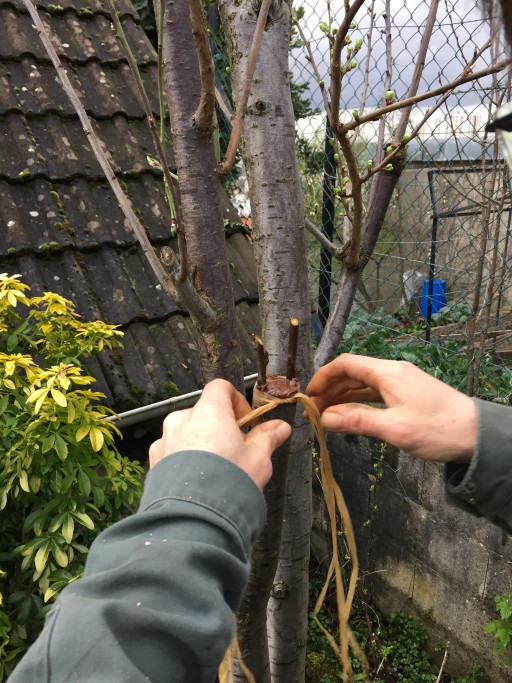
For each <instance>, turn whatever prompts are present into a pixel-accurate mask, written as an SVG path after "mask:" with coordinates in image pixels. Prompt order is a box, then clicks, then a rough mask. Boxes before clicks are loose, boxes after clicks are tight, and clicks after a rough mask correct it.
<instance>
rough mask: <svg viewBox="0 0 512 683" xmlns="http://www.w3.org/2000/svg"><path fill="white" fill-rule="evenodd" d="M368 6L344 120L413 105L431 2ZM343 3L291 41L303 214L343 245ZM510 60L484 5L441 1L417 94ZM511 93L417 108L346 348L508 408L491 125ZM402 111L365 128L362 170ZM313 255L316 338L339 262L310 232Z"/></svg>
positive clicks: (502, 203) (308, 16) (308, 7)
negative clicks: (334, 82)
mask: <svg viewBox="0 0 512 683" xmlns="http://www.w3.org/2000/svg"><path fill="white" fill-rule="evenodd" d="M365 4H366V8H365V11H364V12H363V14H362V15H361V16H358V17H357V25H353V26H352V32H351V34H350V36H351V43H350V44H351V45H353V46H354V47H355V46H356V45H359V49H358V50H357V60H355V59H353V60H351V61H352V64H351V65H350V66H351V68H349V69H348V71H347V72H346V74H345V76H344V80H343V89H342V95H341V101H342V118H343V120H350V119H351V118H353V117H354V118H355V117H357V116H358V115H359V116H361V115H362V113H367V112H368V111H372V109H375V108H376V107H378V106H382V104H383V103H386V102H390V101H391V102H392V101H396V100H399V99H403V98H405V97H406V96H407V92H408V88H409V84H410V82H411V78H412V74H413V69H414V66H415V61H416V56H417V53H418V49H419V42H420V38H421V35H422V32H423V27H424V24H425V19H426V16H427V14H428V11H429V6H430V3H428V2H427V1H426V0H422V1H421V2H414V3H411V2H407V3H406V2H405V0H393V2H384V1H382V2H380V1H379V2H378V1H377V0H375V1H374V2H368V3H365ZM338 7H339V3H338V4H337V5H336V8H335V7H334V6H330V4H329V3H327V4H317V3H305V4H304V5H303V7H302V9H300V10H297V17H298V24H299V26H300V39H299V40H296V41H295V42H292V45H293V47H292V50H291V72H292V80H293V81H294V82H296V83H298V84H301V83H307V84H308V86H309V90H306V91H305V92H303V93H302V96H304V95H305V94H307V95H308V97H309V98H310V103H311V109H312V110H313V111H312V113H310V114H309V115H308V116H305V117H302V118H299V119H298V121H297V150H298V157H299V164H300V170H301V176H302V182H303V192H304V198H305V210H306V218H307V219H308V220H310V221H311V222H312V223H313V224H314V225H316V226H317V227H318V228H319V229H321V230H322V232H323V233H324V235H326V236H327V237H328V239H329V240H331V241H332V242H333V243H334V245H335V246H337V247H340V248H341V247H343V245H344V244H346V243H347V240H348V237H349V225H348V224H347V219H346V216H345V209H344V204H343V202H342V201H339V192H340V190H339V189H337V188H340V187H342V186H343V179H341V178H340V177H339V165H338V170H337V165H336V163H335V161H336V160H335V158H334V154H335V152H334V146H333V144H332V143H333V139H332V136H331V133H330V130H329V126H328V121H327V117H326V115H325V108H324V102H325V97H327V99H328V97H329V50H330V49H332V41H331V42H330V41H329V34H331V35H332V34H333V30H332V27H333V26H336V25H338V26H339V24H340V23H341V21H342V18H343V15H344V9H343V6H342V7H341V8H338ZM502 50H503V47H502V44H501V43H500V38H499V32H497V31H496V30H493V29H492V28H490V26H489V23H488V21H487V20H485V19H484V18H483V17H482V16H481V13H480V12H479V10H478V8H477V7H476V6H475V3H472V2H468V1H467V0H444V2H442V3H441V5H440V8H439V11H438V15H437V19H436V23H435V25H434V29H433V33H432V39H431V42H430V46H429V49H428V52H427V57H426V60H425V69H424V71H423V75H422V82H421V85H420V89H419V92H428V91H433V90H436V89H438V88H439V87H440V85H441V84H442V83H446V82H450V81H454V80H455V79H457V78H458V77H459V75H460V74H463V73H464V72H465V69H466V67H467V64H468V61H469V60H470V59H471V58H472V57H474V55H475V54H477V55H478V59H477V61H476V63H475V67H474V69H475V70H479V69H484V68H485V67H486V66H489V65H490V64H492V63H493V62H495V61H496V60H497V59H498V58H500V56H501V57H503V54H502ZM347 55H348V57H350V56H351V53H350V50H348V52H347ZM342 68H343V67H342ZM509 85H510V83H509V76H508V75H507V74H506V73H505V72H501V73H498V74H494V75H489V76H486V77H485V78H482V79H478V80H473V81H471V82H467V83H465V84H463V85H459V86H457V87H454V88H453V89H452V94H451V95H450V97H449V98H448V99H446V101H445V102H444V104H443V105H442V106H440V107H439V108H437V109H436V106H437V103H438V102H439V96H437V97H431V98H428V99H426V100H424V101H421V102H419V103H417V104H415V105H414V106H413V108H412V111H411V114H410V123H409V129H410V130H411V131H412V130H414V129H415V128H416V129H417V130H418V135H417V137H415V138H414V139H412V140H411V141H410V143H409V144H408V149H407V164H406V168H405V170H404V171H403V172H402V174H401V176H400V179H399V181H398V185H397V188H396V191H395V194H394V197H393V200H392V202H391V205H390V207H389V209H388V211H387V214H386V218H385V221H384V224H383V227H382V230H381V233H380V237H379V240H378V242H377V245H376V248H375V251H374V254H373V256H372V258H371V260H370V262H369V263H368V265H367V267H366V268H365V270H364V272H363V276H362V281H361V284H360V286H359V289H358V292H357V296H356V301H355V304H354V307H353V309H352V315H351V318H350V321H349V324H348V326H347V329H346V331H345V335H344V340H343V342H342V349H343V350H353V351H360V352H366V353H370V354H372V355H379V356H384V357H390V358H405V359H408V360H412V361H414V362H416V363H419V364H420V365H422V366H423V367H425V368H426V369H427V370H429V371H430V372H431V373H434V374H436V375H438V376H440V377H441V378H442V379H444V380H447V381H449V382H450V383H452V384H453V385H454V386H456V387H457V388H459V389H462V390H465V391H469V392H470V393H475V394H477V395H480V396H483V397H486V398H491V399H493V400H501V401H503V402H506V401H508V396H509V394H510V391H511V390H512V388H511V382H510V379H511V373H510V370H509V366H510V365H511V364H512V276H511V271H510V248H511V220H512V215H511V203H510V181H509V175H508V173H509V171H508V169H507V166H506V164H505V163H504V162H503V157H502V154H501V152H500V149H499V146H498V144H497V142H496V140H495V138H494V135H493V134H488V133H486V130H485V127H486V123H487V122H488V121H489V120H490V119H491V118H492V116H493V113H494V112H495V110H496V108H497V106H499V105H500V103H502V102H505V101H507V100H508V99H509ZM322 91H323V92H322ZM324 95H325V96H324ZM429 112H431V115H430V117H428V116H427V115H428V113H429ZM398 115H399V112H393V113H392V114H389V115H388V116H387V119H386V120H385V124H384V125H382V124H379V122H378V121H369V122H367V123H365V124H363V125H362V126H360V127H359V128H357V129H356V131H355V132H353V133H352V139H351V144H352V149H353V150H354V151H355V154H356V157H357V163H358V166H359V167H360V168H361V169H364V168H366V167H369V168H371V164H373V163H375V161H376V160H377V161H378V155H379V143H378V139H379V132H380V135H381V136H382V130H384V138H383V141H384V144H386V141H387V140H388V139H391V138H392V134H393V130H394V127H395V126H396V122H397V116H398ZM363 199H364V200H365V201H367V199H368V196H367V191H366V194H363ZM308 259H309V272H310V283H311V286H310V292H311V297H312V300H313V301H314V308H315V310H316V313H317V318H318V320H317V322H318V325H317V327H316V332H317V335H319V334H320V332H321V327H322V324H323V323H324V322H325V320H326V318H327V316H328V314H329V306H330V303H331V302H332V298H333V296H334V292H335V290H336V286H337V283H338V279H339V274H340V268H341V264H340V261H339V260H338V259H337V258H336V257H333V255H332V254H331V253H329V252H328V251H327V250H326V249H323V248H321V247H320V245H319V243H318V241H317V240H316V239H315V238H314V237H313V236H311V235H310V236H308Z"/></svg>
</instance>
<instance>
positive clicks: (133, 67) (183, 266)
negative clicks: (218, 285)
mask: <svg viewBox="0 0 512 683" xmlns="http://www.w3.org/2000/svg"><path fill="white" fill-rule="evenodd" d="M108 5H109V8H110V18H111V19H112V23H113V24H114V26H115V29H116V31H117V35H118V37H119V40H120V42H121V45H122V46H123V49H124V52H125V54H126V58H127V59H128V64H129V66H130V71H131V72H132V75H133V77H134V79H135V83H136V85H137V92H138V93H139V97H140V100H141V102H142V106H143V107H144V112H145V113H146V118H147V120H148V124H149V130H150V131H151V138H152V140H153V144H154V146H155V150H156V153H157V155H158V158H159V161H160V166H161V168H162V173H163V175H164V181H165V184H166V186H167V187H168V188H169V192H170V193H171V198H172V203H173V204H174V207H175V210H176V218H175V220H176V233H177V236H178V248H179V255H180V271H179V275H178V279H179V281H180V282H183V281H184V280H185V278H186V277H187V246H186V242H185V234H184V232H183V220H182V216H181V209H180V204H179V198H178V193H177V191H176V186H175V184H174V182H173V179H172V177H171V173H170V171H169V164H168V163H167V158H166V156H165V151H164V148H163V145H162V141H161V132H160V134H159V132H158V130H157V127H156V122H155V117H154V116H153V111H152V109H151V104H150V102H149V98H148V96H147V93H146V88H145V87H144V83H143V82H142V77H141V75H140V71H139V67H138V64H137V60H136V59H135V56H134V54H133V52H132V50H131V47H130V44H129V42H128V39H127V38H126V34H125V32H124V29H123V26H122V24H121V21H120V20H119V16H118V14H117V10H116V6H115V4H114V0H108ZM162 113H163V112H162V107H161V103H160V119H161V121H162Z"/></svg>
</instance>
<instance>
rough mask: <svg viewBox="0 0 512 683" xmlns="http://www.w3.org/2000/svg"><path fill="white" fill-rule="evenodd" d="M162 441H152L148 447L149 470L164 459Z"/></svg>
mask: <svg viewBox="0 0 512 683" xmlns="http://www.w3.org/2000/svg"><path fill="white" fill-rule="evenodd" d="M163 450H164V440H163V439H162V438H160V439H157V440H156V441H154V442H153V443H152V444H151V446H150V447H149V468H150V469H151V468H152V467H154V466H155V465H156V463H157V462H159V461H160V460H161V459H162V458H163V457H164V453H163Z"/></svg>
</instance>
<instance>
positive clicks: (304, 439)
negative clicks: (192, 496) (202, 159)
mask: <svg viewBox="0 0 512 683" xmlns="http://www.w3.org/2000/svg"><path fill="white" fill-rule="evenodd" d="M220 9H221V15H222V21H223V25H224V30H225V33H226V36H227V38H228V41H229V45H230V58H231V70H232V74H233V93H234V99H235V102H236V101H237V99H238V97H239V96H240V93H241V92H242V90H243V86H244V82H245V71H246V68H247V56H248V54H249V51H250V46H251V43H252V38H253V35H254V28H255V24H256V19H257V13H258V10H259V5H258V3H254V2H250V1H248V0H242V2H240V1H239V0H223V1H222V2H221V3H220ZM289 31H290V7H289V5H288V4H286V3H281V2H279V1H277V0H276V1H275V2H274V3H273V4H272V6H271V10H270V13H269V19H268V21H267V26H266V30H265V33H264V36H263V42H262V46H261V50H260V52H259V55H258V61H257V66H256V73H255V77H254V79H253V83H252V88H251V94H250V96H249V101H248V105H247V109H246V112H245V124H244V132H243V138H242V153H243V157H244V162H245V167H246V170H247V176H248V180H249V189H250V198H251V214H252V223H253V243H254V253H255V257H256V263H257V269H258V284H259V296H260V313H261V320H262V337H263V339H264V342H265V347H266V349H267V351H268V353H269V368H268V370H269V372H271V373H276V374H285V372H286V358H287V344H288V321H289V318H290V316H296V317H297V318H298V319H299V321H300V324H301V334H300V340H299V349H298V357H297V367H298V369H299V379H300V380H301V384H302V386H305V384H306V383H307V380H308V379H309V377H310V376H311V371H312V353H311V345H310V310H311V309H310V301H309V293H308V282H307V263H306V243H305V236H304V211H303V202H302V193H301V189H300V183H299V174H298V167H297V162H296V158H295V121H294V116H293V108H292V101H291V96H290V88H289V80H288V72H289V69H288V44H289ZM297 413H298V414H299V415H302V411H301V410H298V411H297ZM310 528H311V441H310V432H309V429H308V428H307V426H306V425H305V424H304V420H303V418H302V417H299V418H298V420H297V421H296V426H295V429H294V436H293V439H292V448H291V453H290V459H289V467H288V478H287V483H286V493H285V501H284V516H283V525H282V534H281V549H280V556H279V562H278V567H277V572H276V576H275V579H274V584H273V586H272V587H271V598H270V600H269V604H268V608H267V632H268V639H269V648H270V669H271V674H272V681H274V682H277V681H282V682H283V683H290V681H293V682H294V683H301V681H303V680H304V667H305V653H306V635H307V607H308V560H309V535H310ZM242 680H243V679H242Z"/></svg>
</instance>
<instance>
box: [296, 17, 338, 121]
mask: <svg viewBox="0 0 512 683" xmlns="http://www.w3.org/2000/svg"><path fill="white" fill-rule="evenodd" d="M294 21H295V26H296V27H297V31H298V32H299V36H300V39H301V40H302V42H303V43H304V47H305V48H306V50H307V53H308V61H309V63H310V64H311V68H312V69H313V74H314V76H315V79H316V82H317V83H318V87H319V88H320V92H321V93H322V99H323V101H324V108H325V113H326V114H327V118H328V119H329V121H330V120H331V107H330V106H329V100H328V99H327V93H326V92H325V85H324V81H323V79H322V77H321V76H320V72H319V71H318V66H317V64H316V61H315V57H314V55H313V50H312V49H311V43H310V41H309V40H308V39H307V38H306V35H305V33H304V31H303V30H302V27H301V25H300V23H299V20H298V19H297V17H296V14H295V19H294Z"/></svg>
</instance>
